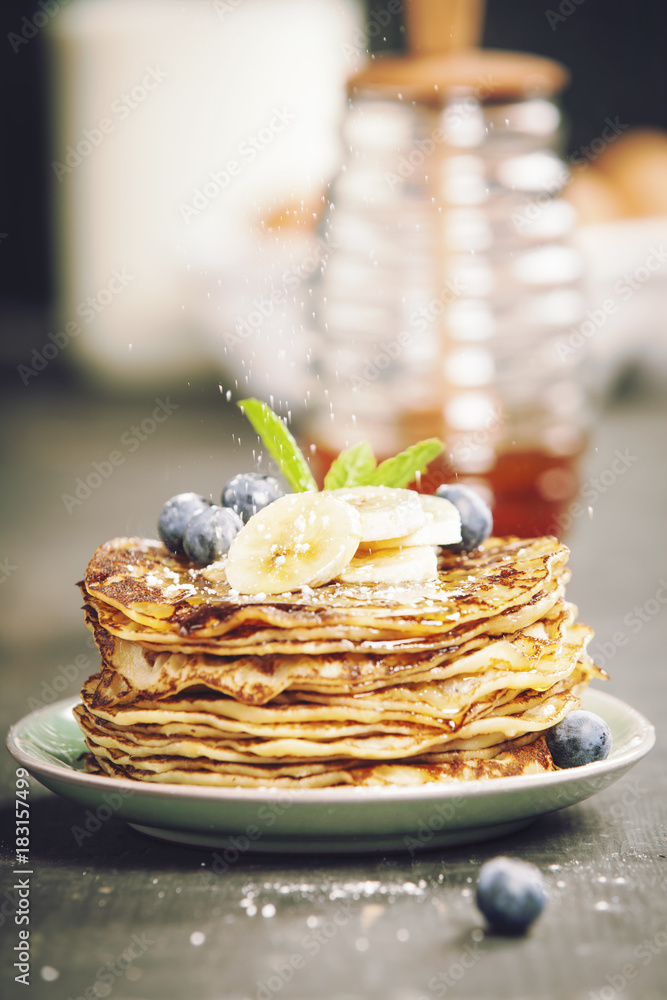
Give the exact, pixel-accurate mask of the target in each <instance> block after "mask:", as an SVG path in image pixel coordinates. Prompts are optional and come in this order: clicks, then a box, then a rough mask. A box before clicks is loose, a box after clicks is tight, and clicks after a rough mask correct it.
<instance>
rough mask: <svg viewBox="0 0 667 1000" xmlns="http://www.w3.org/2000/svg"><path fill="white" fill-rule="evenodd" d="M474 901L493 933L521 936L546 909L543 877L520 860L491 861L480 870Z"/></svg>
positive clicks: (532, 867) (500, 859)
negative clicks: (500, 932)
mask: <svg viewBox="0 0 667 1000" xmlns="http://www.w3.org/2000/svg"><path fill="white" fill-rule="evenodd" d="M475 899H476V902H477V906H478V907H479V909H480V910H481V911H482V913H483V914H484V916H485V917H486V919H487V920H488V921H489V924H490V925H491V927H492V928H493V929H494V930H498V931H502V932H503V933H506V934H519V933H521V932H522V931H525V930H526V928H527V927H528V926H529V924H532V922H533V920H535V918H536V917H538V916H539V915H540V913H541V912H542V910H543V909H544V903H545V900H546V896H545V890H544V879H543V878H542V873H541V871H540V870H539V868H537V867H536V866H535V865H531V864H529V862H527V861H519V859H518V858H506V857H504V856H502V855H500V856H499V857H497V858H492V859H491V861H486V862H485V863H484V864H483V865H482V867H481V868H480V870H479V876H478V878H477V888H476V894H475Z"/></svg>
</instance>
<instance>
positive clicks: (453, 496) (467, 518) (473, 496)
mask: <svg viewBox="0 0 667 1000" xmlns="http://www.w3.org/2000/svg"><path fill="white" fill-rule="evenodd" d="M435 495H436V496H437V497H444V499H445V500H449V501H450V503H453V504H454V506H455V507H456V509H457V510H458V512H459V514H460V515H461V544H460V545H459V546H458V548H459V550H462V551H464V552H469V551H470V550H471V549H476V548H477V546H478V545H481V544H482V542H484V541H486V539H487V538H488V537H489V535H490V534H491V531H492V530H493V515H492V513H491V508H490V507H489V505H488V504H486V503H484V501H483V500H482V498H481V497H480V495H479V494H478V493H475V491H474V490H472V489H471V488H470V487H469V486H459V485H458V484H457V483H444V484H443V485H442V486H438V488H437V490H436V491H435ZM452 548H456V546H452Z"/></svg>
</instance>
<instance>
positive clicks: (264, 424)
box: [237, 399, 317, 493]
mask: <svg viewBox="0 0 667 1000" xmlns="http://www.w3.org/2000/svg"><path fill="white" fill-rule="evenodd" d="M237 406H238V407H239V409H240V410H241V413H244V414H245V416H246V417H247V418H248V420H249V421H250V423H251V424H252V426H253V427H254V429H255V430H256V431H257V433H258V434H259V436H260V438H261V439H262V444H263V445H264V447H265V448H266V450H267V451H268V453H269V455H270V456H271V458H274V459H275V460H276V462H277V463H278V465H279V466H280V471H281V472H282V474H283V476H284V477H285V479H286V480H287V482H288V483H289V485H290V486H291V487H292V489H293V490H294V492H295V493H306V492H308V491H309V490H317V483H316V482H315V480H314V479H313V475H312V473H311V471H310V469H309V468H308V463H307V462H306V460H305V458H304V457H303V452H302V451H301V449H300V448H299V446H298V444H297V443H296V441H295V440H294V438H293V437H292V435H291V433H290V431H289V430H288V428H287V424H286V423H285V421H284V420H281V419H280V417H278V416H276V414H275V413H274V412H273V410H272V409H271V407H270V406H267V405H266V403H263V402H262V401H261V399H240V400H239V402H238V403H237Z"/></svg>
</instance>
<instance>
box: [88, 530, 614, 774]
mask: <svg viewBox="0 0 667 1000" xmlns="http://www.w3.org/2000/svg"><path fill="white" fill-rule="evenodd" d="M567 555H568V552H567V549H566V548H565V547H564V546H563V545H561V544H560V543H559V542H558V540H557V539H555V538H551V537H546V538H535V539H528V540H525V539H524V540H520V539H516V538H491V539H489V540H488V541H487V542H486V543H485V544H484V545H483V546H482V547H481V548H480V549H477V550H475V551H474V552H471V553H454V552H452V551H449V550H446V549H445V550H442V552H441V554H440V559H439V573H438V578H437V579H435V580H429V581H427V582H422V583H408V584H404V585H400V586H396V585H389V584H363V585H360V584H357V585H350V584H342V583H337V582H333V583H330V584H327V585H325V586H321V587H316V588H314V589H311V588H308V587H305V588H303V590H300V591H296V592H292V593H289V594H279V595H271V596H267V595H263V594H258V595H253V596H245V595H240V594H238V593H237V592H236V591H233V590H231V589H230V587H229V585H228V584H227V582H226V576H225V572H224V561H222V562H220V563H213V564H212V565H210V566H208V567H204V568H198V567H194V566H193V565H192V564H191V563H189V562H188V561H187V560H186V559H185V558H183V557H178V556H173V555H171V554H170V553H169V552H167V550H166V549H165V548H164V546H163V545H162V544H161V543H160V542H154V541H147V540H145V539H139V538H120V539H115V540H114V541H111V542H108V543H107V544H105V545H103V546H101V547H100V548H99V549H98V550H97V552H96V553H95V555H94V556H93V558H92V560H91V562H90V563H89V565H88V568H87V570H86V576H85V580H84V581H83V582H82V583H81V584H80V586H81V590H82V592H83V595H84V599H85V613H86V621H87V624H88V626H89V628H91V630H92V631H93V633H94V636H95V640H96V643H97V646H98V648H99V651H100V653H101V657H102V663H101V670H100V672H99V673H98V674H95V675H94V676H93V677H91V678H90V679H89V680H88V681H87V682H86V684H85V685H84V688H83V691H82V701H83V704H80V705H78V706H77V707H76V709H75V713H76V716H77V719H78V721H79V724H80V725H81V728H82V729H83V732H84V734H85V738H86V743H87V745H88V747H89V749H90V751H91V755H92V756H90V757H89V764H90V766H91V767H92V768H93V769H95V768H96V769H98V770H101V771H103V772H106V773H107V774H110V775H114V776H118V777H130V778H136V779H139V780H142V781H151V782H172V783H179V784H196V785H217V786H232V787H266V786H272V787H282V788H292V787H325V786H331V785H344V784H345V785H350V784H351V785H383V784H388V785H397V784H400V785H416V784H424V783H428V782H434V781H440V782H442V781H448V780H452V779H469V778H473V779H476V778H487V777H496V776H503V775H513V774H525V773H538V772H541V771H546V770H553V769H554V765H553V762H552V760H551V757H550V754H549V751H548V749H547V747H546V744H545V741H544V738H543V734H544V732H545V730H546V729H548V728H549V727H551V726H553V725H555V724H556V723H557V722H559V721H560V720H561V719H562V718H563V717H564V716H565V715H566V714H567V713H568V712H569V711H571V710H572V709H573V708H577V707H578V706H579V697H578V696H579V695H580V694H581V692H582V691H583V689H584V688H585V687H586V685H587V684H588V682H589V681H590V679H591V678H592V677H594V676H597V677H600V676H604V675H603V673H602V671H600V670H599V669H598V668H596V667H595V666H594V664H593V663H592V661H591V660H590V658H589V657H588V655H587V653H586V645H587V643H588V642H589V640H590V637H591V635H592V633H591V630H590V629H589V628H588V627H587V626H585V625H581V624H578V623H576V622H575V617H576V608H575V607H574V606H573V605H572V604H568V603H566V602H565V600H564V589H565V584H566V582H567V579H568V571H567V569H566V568H565V564H566V561H567Z"/></svg>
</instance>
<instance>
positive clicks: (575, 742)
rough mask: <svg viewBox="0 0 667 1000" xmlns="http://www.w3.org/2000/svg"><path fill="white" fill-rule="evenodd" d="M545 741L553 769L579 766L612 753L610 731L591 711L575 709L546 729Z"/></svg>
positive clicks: (602, 758) (602, 720)
mask: <svg viewBox="0 0 667 1000" xmlns="http://www.w3.org/2000/svg"><path fill="white" fill-rule="evenodd" d="M545 739H546V743H547V746H548V747H549V751H550V753H551V756H552V758H553V762H554V764H555V765H556V767H582V765H583V764H590V763H591V762H592V761H594V760H604V759H605V757H607V756H608V755H609V751H610V750H611V730H610V728H609V726H608V725H607V723H606V722H605V721H604V719H601V718H600V716H599V715H595V713H594V712H585V711H583V710H577V711H576V712H570V714H569V715H566V716H565V718H564V719H561V721H560V722H557V723H556V725H555V726H553V727H552V728H551V729H549V730H547V732H546V734H545Z"/></svg>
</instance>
